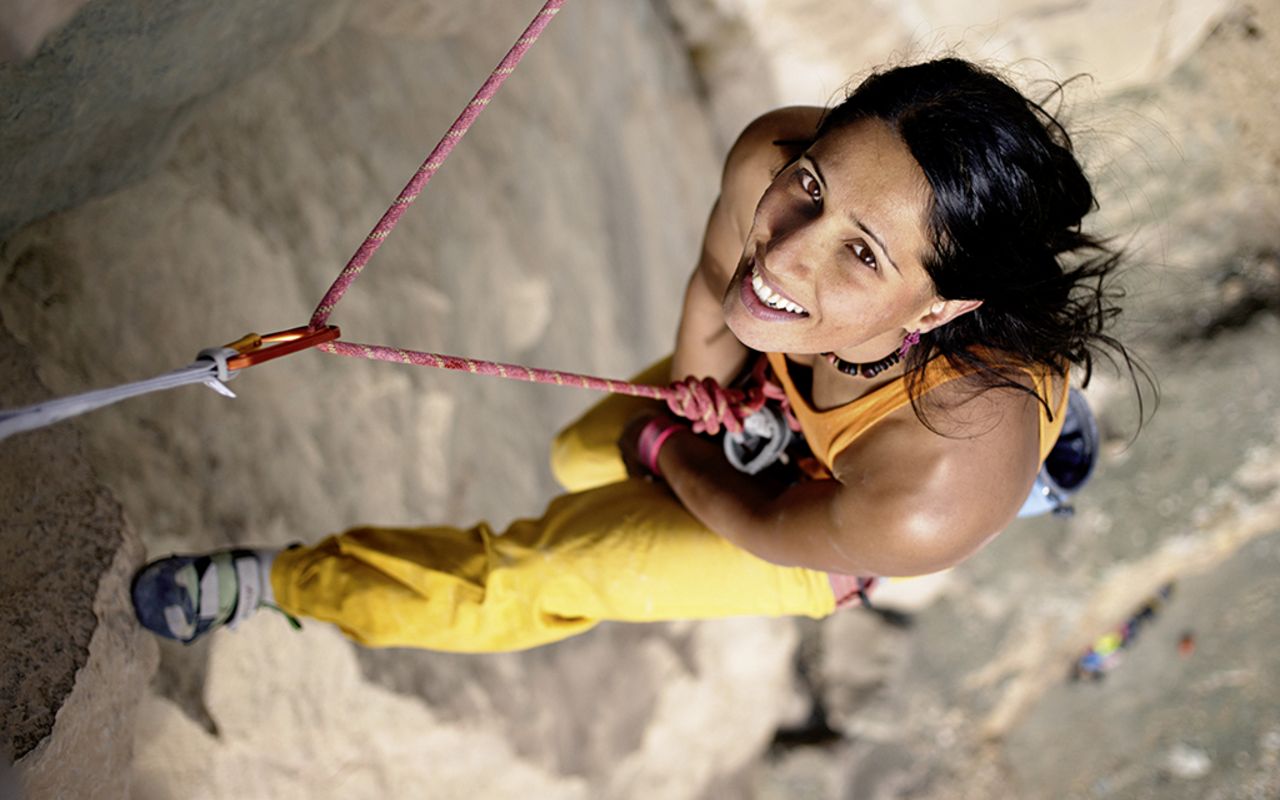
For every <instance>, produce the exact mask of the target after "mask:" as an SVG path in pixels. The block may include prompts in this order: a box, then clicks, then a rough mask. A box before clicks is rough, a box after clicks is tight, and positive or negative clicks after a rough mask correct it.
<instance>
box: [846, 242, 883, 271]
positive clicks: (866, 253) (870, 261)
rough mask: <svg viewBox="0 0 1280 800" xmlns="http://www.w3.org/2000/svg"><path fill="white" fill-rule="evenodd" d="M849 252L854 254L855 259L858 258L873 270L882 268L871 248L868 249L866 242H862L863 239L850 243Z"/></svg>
mask: <svg viewBox="0 0 1280 800" xmlns="http://www.w3.org/2000/svg"><path fill="white" fill-rule="evenodd" d="M849 250H850V252H852V253H853V255H854V257H856V258H857V259H858V260H859V261H861V262H862V263H863V264H866V265H867V266H868V267H870V268H871V269H879V268H880V263H879V262H878V261H876V254H875V253H873V252H871V248H870V247H867V244H866V242H864V241H862V240H861V239H859V240H857V241H854V242H850V243H849Z"/></svg>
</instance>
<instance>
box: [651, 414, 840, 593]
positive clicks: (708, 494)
mask: <svg viewBox="0 0 1280 800" xmlns="http://www.w3.org/2000/svg"><path fill="white" fill-rule="evenodd" d="M658 466H659V468H660V469H661V471H662V476H663V479H664V480H665V481H666V482H667V484H668V485H669V486H670V487H671V490H672V491H673V492H674V493H675V495H676V497H678V498H679V499H680V502H681V504H682V505H683V506H684V507H685V508H686V509H688V511H689V513H691V514H693V516H694V517H696V518H697V519H698V521H699V522H701V523H702V524H703V525H706V526H707V528H708V529H710V530H712V531H714V532H715V533H717V534H719V535H720V536H722V537H724V538H725V539H727V540H728V541H730V542H732V543H733V544H735V545H737V546H738V547H741V548H743V549H744V550H747V551H749V552H751V553H753V554H754V555H756V556H759V557H760V558H763V559H764V560H766V561H770V562H772V563H775V564H780V565H783V566H803V567H811V568H814V569H830V570H836V571H850V572H852V571H853V568H854V566H855V565H853V564H852V563H850V562H848V560H847V559H844V558H842V557H840V555H839V553H838V552H835V551H833V549H832V541H831V540H830V537H828V536H827V535H826V532H827V531H829V530H830V524H829V522H828V521H825V520H824V519H821V517H822V516H823V512H822V511H821V509H824V508H826V507H828V505H829V502H828V501H829V499H830V495H831V493H832V492H833V491H834V490H835V489H836V488H837V486H838V485H837V484H835V482H834V481H808V482H804V483H801V484H795V485H792V484H790V483H788V482H783V481H781V480H778V479H777V478H776V477H775V478H770V477H767V476H768V475H769V473H768V472H767V471H766V472H765V473H762V474H760V475H747V474H744V473H742V472H739V471H737V470H736V469H734V468H733V466H732V465H730V464H729V463H728V461H727V460H726V459H725V457H724V453H723V451H722V450H721V449H720V447H719V445H718V443H716V442H713V441H709V440H707V439H705V438H703V437H700V436H696V435H694V434H692V433H690V432H681V433H678V434H676V435H673V436H672V437H671V438H670V439H668V440H667V442H666V444H665V445H664V446H663V447H662V449H661V451H660V452H659V454H658Z"/></svg>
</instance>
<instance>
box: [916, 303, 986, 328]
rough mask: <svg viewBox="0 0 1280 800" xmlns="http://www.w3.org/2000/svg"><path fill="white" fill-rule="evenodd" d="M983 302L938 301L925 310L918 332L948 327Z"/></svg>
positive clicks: (918, 324) (918, 322)
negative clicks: (947, 325)
mask: <svg viewBox="0 0 1280 800" xmlns="http://www.w3.org/2000/svg"><path fill="white" fill-rule="evenodd" d="M980 305H982V301H981V300H937V299H935V300H934V301H933V303H931V304H930V305H929V307H928V308H927V309H925V312H924V315H923V316H921V317H920V318H919V320H917V322H916V325H917V330H919V331H920V332H921V333H925V332H926V331H931V330H933V329H934V328H939V327H941V326H943V325H946V324H947V323H948V322H950V321H951V320H953V319H955V318H956V317H960V316H963V315H965V314H968V313H969V312H970V311H973V310H974V309H976V308H977V307H978V306H980Z"/></svg>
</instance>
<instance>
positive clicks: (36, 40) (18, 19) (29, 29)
mask: <svg viewBox="0 0 1280 800" xmlns="http://www.w3.org/2000/svg"><path fill="white" fill-rule="evenodd" d="M86 2H87V0H4V2H3V3H0V63H4V62H6V61H21V60H23V59H26V58H30V57H31V56H33V55H35V53H36V51H37V50H39V49H40V45H41V43H43V42H44V40H45V39H46V38H48V37H49V36H50V35H51V34H52V33H53V32H54V31H56V30H58V29H59V28H61V27H62V26H63V25H65V24H66V23H67V21H68V20H70V19H71V18H72V17H73V16H75V13H76V12H77V11H79V10H80V8H81V7H82V6H83V5H84V4H85V3H86Z"/></svg>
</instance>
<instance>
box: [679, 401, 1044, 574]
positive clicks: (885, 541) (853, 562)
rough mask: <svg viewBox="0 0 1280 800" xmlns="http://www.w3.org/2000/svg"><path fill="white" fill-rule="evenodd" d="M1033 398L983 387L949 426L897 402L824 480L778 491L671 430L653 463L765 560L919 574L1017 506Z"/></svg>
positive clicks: (1033, 453)
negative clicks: (939, 429)
mask: <svg viewBox="0 0 1280 800" xmlns="http://www.w3.org/2000/svg"><path fill="white" fill-rule="evenodd" d="M1037 413H1038V411H1037V409H1036V406H1035V401H1034V400H1031V399H1029V398H1027V397H1026V396H1025V395H1021V394H1018V393H1013V392H1004V391H991V392H988V393H986V394H984V395H982V396H980V397H978V398H973V399H970V400H968V401H966V402H965V404H964V407H963V408H962V409H961V410H960V411H959V412H958V413H957V418H956V419H955V420H954V424H953V425H952V426H951V429H950V430H948V431H947V433H948V434H949V436H941V435H938V434H936V433H933V432H932V431H930V430H928V429H927V428H925V427H924V426H923V425H921V424H920V423H919V421H918V420H916V419H915V417H914V414H913V413H912V411H911V409H910V407H907V408H904V409H900V410H899V411H898V412H895V414H894V415H892V416H890V417H889V418H887V419H886V420H885V421H884V422H882V423H880V424H879V425H877V426H876V429H875V430H874V431H872V432H869V433H868V434H867V435H866V436H865V437H864V438H863V439H862V440H859V441H858V442H857V443H855V444H854V445H853V446H851V447H850V448H849V449H848V450H846V451H845V452H843V453H841V455H840V457H839V458H838V459H837V462H836V464H835V473H836V476H835V479H834V480H821V481H809V482H805V483H801V484H797V485H794V486H791V487H789V488H786V489H779V488H778V487H774V486H770V485H769V484H767V483H766V482H764V481H760V480H759V479H757V478H754V477H751V476H747V475H744V474H742V473H739V472H737V471H736V470H734V469H733V467H732V466H730V465H729V464H728V463H727V462H726V461H725V460H724V456H723V454H722V453H721V452H720V451H719V448H718V447H716V446H715V445H714V444H713V443H711V442H708V441H706V440H703V439H700V438H698V437H695V436H693V435H692V434H683V433H682V434H677V435H676V436H673V437H672V438H671V439H670V440H669V441H668V443H667V445H666V446H665V447H663V449H662V451H661V454H660V458H659V466H660V467H661V469H662V474H663V476H664V477H665V478H666V480H667V482H668V484H669V485H670V486H671V488H672V490H673V491H674V492H675V493H676V495H677V496H678V497H679V498H680V501H681V502H682V503H683V504H684V506H685V507H686V508H688V509H689V511H690V512H691V513H692V514H693V515H694V516H696V517H697V518H698V519H699V520H700V521H702V522H703V524H705V525H706V526H707V527H708V528H710V529H711V530H713V531H715V532H716V533H718V534H720V535H721V536H724V537H725V538H726V539H729V540H730V541H732V542H733V543H735V544H737V545H738V546H740V547H742V548H744V549H746V550H749V551H750V552H752V553H754V554H755V555H757V556H760V557H761V558H763V559H765V560H766V561H771V562H773V563H776V564H783V565H787V566H803V567H809V568H812V569H819V570H825V571H831V572H843V573H849V574H871V575H919V574H923V573H927V572H934V571H937V570H940V569H944V568H946V567H948V566H951V565H953V564H956V563H958V562H959V561H961V560H963V559H964V558H965V557H967V556H969V555H970V554H972V553H973V552H974V551H976V550H977V549H978V548H980V547H981V546H982V545H983V544H985V543H986V542H987V541H988V540H990V539H991V538H992V537H993V536H994V535H995V534H996V533H998V532H999V531H1000V530H1001V529H1003V527H1004V526H1005V525H1007V524H1008V523H1009V521H1010V520H1012V518H1013V516H1014V515H1015V514H1016V513H1017V510H1018V507H1019V506H1020V504H1021V501H1022V500H1023V499H1024V498H1025V497H1026V493H1027V491H1028V489H1029V488H1030V485H1031V482H1032V480H1033V479H1034V475H1035V472H1036V462H1037V460H1038V455H1039V454H1038V452H1037V443H1036V437H1035V432H1036V424H1035V421H1036V416H1035V415H1036V414H1037Z"/></svg>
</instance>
